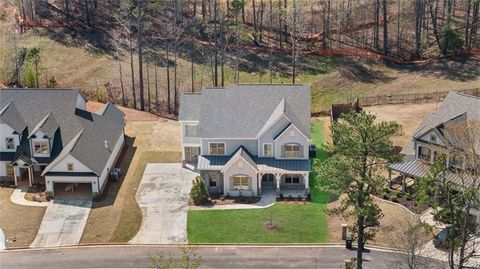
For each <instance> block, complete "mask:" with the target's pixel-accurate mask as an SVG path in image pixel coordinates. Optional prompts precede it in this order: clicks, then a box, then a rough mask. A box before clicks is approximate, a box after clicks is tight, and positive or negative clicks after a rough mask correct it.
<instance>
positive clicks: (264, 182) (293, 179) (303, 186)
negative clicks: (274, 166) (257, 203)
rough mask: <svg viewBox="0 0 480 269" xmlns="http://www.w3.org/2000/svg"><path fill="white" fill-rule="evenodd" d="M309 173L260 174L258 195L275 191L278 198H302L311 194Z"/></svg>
mask: <svg viewBox="0 0 480 269" xmlns="http://www.w3.org/2000/svg"><path fill="white" fill-rule="evenodd" d="M308 175H309V173H308V172H291V171H286V172H283V173H278V172H277V173H258V174H257V178H258V180H257V183H258V195H259V196H262V193H264V192H266V191H271V190H273V191H275V193H276V195H277V197H281V196H283V197H293V198H297V197H302V198H305V197H307V196H308V193H309V191H310V190H309V182H308V181H309V176H308Z"/></svg>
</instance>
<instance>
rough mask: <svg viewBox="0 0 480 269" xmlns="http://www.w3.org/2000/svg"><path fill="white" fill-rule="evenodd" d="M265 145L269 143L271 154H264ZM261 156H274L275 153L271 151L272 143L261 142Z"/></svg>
mask: <svg viewBox="0 0 480 269" xmlns="http://www.w3.org/2000/svg"><path fill="white" fill-rule="evenodd" d="M265 145H270V146H271V148H270V151H271V154H270V155H265ZM261 150H262V151H261V152H262V157H275V153H274V152H273V143H262V149H261Z"/></svg>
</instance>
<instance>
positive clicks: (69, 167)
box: [67, 163, 73, 171]
mask: <svg viewBox="0 0 480 269" xmlns="http://www.w3.org/2000/svg"><path fill="white" fill-rule="evenodd" d="M67 170H68V171H73V163H67Z"/></svg>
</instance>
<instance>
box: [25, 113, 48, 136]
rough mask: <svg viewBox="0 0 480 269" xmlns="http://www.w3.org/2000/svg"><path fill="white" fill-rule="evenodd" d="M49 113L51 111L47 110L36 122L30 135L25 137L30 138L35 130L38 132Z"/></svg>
mask: <svg viewBox="0 0 480 269" xmlns="http://www.w3.org/2000/svg"><path fill="white" fill-rule="evenodd" d="M50 114H52V112H48V113H47V115H45V117H43V118H42V119H41V120H40V121H39V122H38V123H37V125H36V126H35V127H34V128H33V130H32V132H31V133H30V135H29V136H28V137H27V138H30V137H32V135H34V134H35V133H36V132H38V131H39V130H40V128H42V126H43V125H44V124H45V122H46V121H47V119H48V117H50Z"/></svg>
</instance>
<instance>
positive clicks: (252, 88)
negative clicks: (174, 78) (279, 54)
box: [180, 84, 311, 138]
mask: <svg viewBox="0 0 480 269" xmlns="http://www.w3.org/2000/svg"><path fill="white" fill-rule="evenodd" d="M283 98H285V105H284V113H285V115H286V116H287V117H288V118H289V119H290V120H291V121H293V123H294V124H295V125H296V126H297V127H298V128H299V129H300V130H301V131H302V132H303V133H304V134H305V135H306V136H307V137H310V102H311V101H310V99H311V97H310V86H308V85H299V84H295V85H287V84H239V85H231V86H227V87H226V88H206V89H204V90H203V92H202V94H201V95H189V94H187V95H185V94H184V95H183V96H182V99H181V101H182V103H181V106H180V120H200V124H199V129H198V136H199V137H202V138H254V137H256V136H257V135H258V134H259V132H260V131H261V130H262V127H263V126H264V125H265V124H266V123H267V122H268V121H269V120H270V119H271V118H272V114H273V113H278V111H277V110H278V107H279V104H280V103H281V102H282V99H283ZM276 111H277V112H276Z"/></svg>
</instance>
